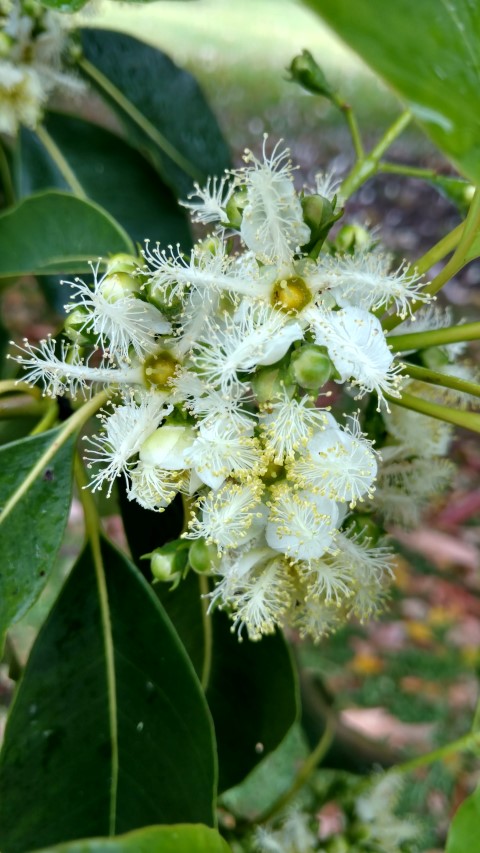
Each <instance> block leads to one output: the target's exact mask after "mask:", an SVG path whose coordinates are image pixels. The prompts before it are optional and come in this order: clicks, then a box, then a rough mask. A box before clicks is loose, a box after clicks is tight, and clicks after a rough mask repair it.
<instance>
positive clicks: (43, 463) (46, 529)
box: [0, 429, 74, 649]
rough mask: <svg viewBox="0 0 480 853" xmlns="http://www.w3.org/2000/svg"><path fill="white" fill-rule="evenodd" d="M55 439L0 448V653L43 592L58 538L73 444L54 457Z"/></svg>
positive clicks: (55, 433) (53, 435)
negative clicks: (8, 635)
mask: <svg viewBox="0 0 480 853" xmlns="http://www.w3.org/2000/svg"><path fill="white" fill-rule="evenodd" d="M59 434H60V429H53V430H50V431H49V432H45V433H43V434H42V435H37V436H34V437H31V438H24V439H21V440H20V441H14V442H13V443H12V444H6V445H4V446H3V447H1V448H0V495H1V496H2V497H1V501H2V511H1V513H0V554H1V562H0V649H1V647H2V645H3V642H2V640H3V637H4V634H5V631H6V629H7V628H8V626H9V625H10V624H11V623H12V622H14V621H15V620H16V619H19V618H20V616H21V615H22V614H23V613H25V611H26V610H28V608H29V607H30V606H31V605H32V604H33V602H34V601H35V600H36V598H38V596H39V594H40V592H41V591H42V589H43V587H44V586H45V583H46V580H47V578H48V574H49V572H50V570H51V568H52V565H53V562H54V560H55V557H56V554H57V551H58V549H59V547H60V543H61V541H62V538H63V532H64V530H65V525H66V523H67V518H68V511H69V507H70V501H71V497H72V464H73V451H74V439H73V438H70V439H68V440H67V442H65V444H63V445H62V446H61V447H60V449H59V450H57V451H56V452H55V447H56V442H57V440H58V437H59ZM35 474H36V476H34V475H35ZM29 475H30V477H31V478H32V479H31V482H30V483H29V484H28V485H27V487H25V483H26V482H27V477H29Z"/></svg>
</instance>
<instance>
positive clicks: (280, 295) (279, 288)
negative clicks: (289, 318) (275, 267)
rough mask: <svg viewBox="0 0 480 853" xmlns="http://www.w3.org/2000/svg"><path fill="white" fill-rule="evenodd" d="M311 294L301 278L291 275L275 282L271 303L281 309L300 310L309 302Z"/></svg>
mask: <svg viewBox="0 0 480 853" xmlns="http://www.w3.org/2000/svg"><path fill="white" fill-rule="evenodd" d="M311 299H312V294H311V293H310V290H309V289H308V287H307V285H306V284H305V282H304V280H303V278H300V277H299V276H296V275H295V276H292V277H291V278H281V279H280V280H279V281H277V282H275V285H274V288H273V293H272V305H274V306H275V308H280V309H281V310H283V311H295V312H298V311H301V310H302V308H305V306H306V305H308V303H309V302H311Z"/></svg>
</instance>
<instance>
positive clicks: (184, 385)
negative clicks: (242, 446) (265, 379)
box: [171, 369, 257, 435]
mask: <svg viewBox="0 0 480 853" xmlns="http://www.w3.org/2000/svg"><path fill="white" fill-rule="evenodd" d="M171 385H172V392H173V394H174V395H175V396H178V398H179V399H180V400H181V401H182V402H183V405H184V407H185V409H187V410H188V411H189V412H190V413H191V414H192V415H194V416H195V417H196V418H197V419H198V421H197V422H198V423H199V424H202V423H204V424H205V426H207V425H209V424H215V423H216V422H217V420H218V419H219V418H221V419H222V420H223V421H224V422H225V424H226V425H227V427H228V429H233V430H235V431H236V432H240V433H242V434H244V435H252V434H253V430H254V427H255V424H256V420H257V415H256V413H254V412H251V411H248V410H247V409H245V405H246V403H248V401H249V398H248V397H246V396H245V389H244V388H242V387H240V388H231V389H230V392H229V394H228V395H226V394H224V393H222V392H221V391H216V390H215V389H211V388H209V386H208V385H206V383H205V382H204V381H203V380H202V379H201V378H200V377H199V376H198V374H196V373H193V372H192V371H189V370H187V369H181V370H179V371H178V372H177V375H176V376H175V378H174V379H173V380H172V382H171Z"/></svg>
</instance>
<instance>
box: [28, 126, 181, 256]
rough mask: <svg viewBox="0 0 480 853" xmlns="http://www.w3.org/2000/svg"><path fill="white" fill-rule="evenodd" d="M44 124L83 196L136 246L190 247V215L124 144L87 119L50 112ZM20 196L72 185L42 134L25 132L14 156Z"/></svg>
mask: <svg viewBox="0 0 480 853" xmlns="http://www.w3.org/2000/svg"><path fill="white" fill-rule="evenodd" d="M44 126H45V129H46V131H47V133H48V134H49V136H50V138H51V139H52V140H53V142H54V143H55V145H56V146H57V148H58V150H59V151H60V152H61V155H62V157H63V158H64V160H65V161H66V162H67V163H68V166H69V167H70V169H71V171H72V172H73V174H74V175H75V177H76V179H77V180H78V182H79V184H80V185H81V186H82V188H83V190H84V191H85V194H86V195H87V196H88V198H90V199H91V200H92V201H94V202H97V204H100V205H101V206H102V207H103V208H104V209H105V210H107V211H108V212H109V213H110V214H111V215H112V216H113V217H114V219H115V220H116V221H117V222H119V223H120V225H122V226H123V228H124V229H125V231H126V232H127V233H128V234H129V236H130V237H131V238H132V240H133V241H134V242H137V243H140V244H143V242H144V240H145V239H146V238H147V237H148V238H150V239H151V240H153V241H156V240H158V241H160V242H161V243H162V244H163V245H168V244H169V243H173V244H175V243H180V244H181V245H182V247H185V248H186V247H188V246H189V245H190V243H191V236H190V229H189V227H188V224H187V216H186V211H185V210H184V209H183V208H181V207H179V206H178V204H177V202H176V200H175V198H174V196H173V195H172V193H171V191H170V190H169V189H168V187H167V186H165V184H164V183H163V181H162V180H161V179H160V178H159V176H158V174H157V173H156V172H155V170H154V169H153V168H152V166H151V165H150V164H149V163H148V161H147V160H145V158H144V157H142V156H141V155H140V154H139V153H138V152H137V151H136V150H135V149H134V148H131V147H130V145H128V144H127V143H126V142H124V141H123V140H122V139H120V138H119V137H118V136H115V135H114V134H113V133H110V132H109V131H108V130H104V129H103V128H101V127H98V125H95V124H92V123H91V122H88V121H84V120H83V119H79V118H73V117H71V116H66V115H60V114H55V113H50V114H47V116H46V117H45V121H44ZM16 178H17V180H16V183H17V193H18V196H19V197H20V198H23V196H25V195H30V194H31V193H34V192H37V191H38V190H43V189H47V188H48V187H52V188H53V187H54V188H57V189H61V190H69V186H68V184H67V182H66V180H65V178H64V177H63V175H62V173H61V171H60V170H59V168H58V166H57V164H56V163H55V162H54V160H53V159H52V156H51V155H50V154H49V153H48V152H47V150H46V149H45V147H44V146H43V144H42V142H41V140H40V139H39V138H38V136H37V135H36V134H35V133H34V132H33V131H30V130H26V129H25V128H24V129H22V132H21V134H20V135H19V141H18V144H17V152H16Z"/></svg>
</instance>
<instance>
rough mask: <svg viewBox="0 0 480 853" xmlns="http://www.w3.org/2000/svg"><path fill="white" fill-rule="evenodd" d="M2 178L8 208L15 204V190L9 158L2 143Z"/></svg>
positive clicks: (0, 157)
mask: <svg viewBox="0 0 480 853" xmlns="http://www.w3.org/2000/svg"><path fill="white" fill-rule="evenodd" d="M0 177H1V181H2V186H3V193H4V196H5V201H6V203H7V207H9V206H10V205H12V204H15V190H14V188H13V181H12V174H11V172H10V164H9V162H8V157H7V154H6V151H5V148H4V147H3V145H2V143H1V141H0Z"/></svg>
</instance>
